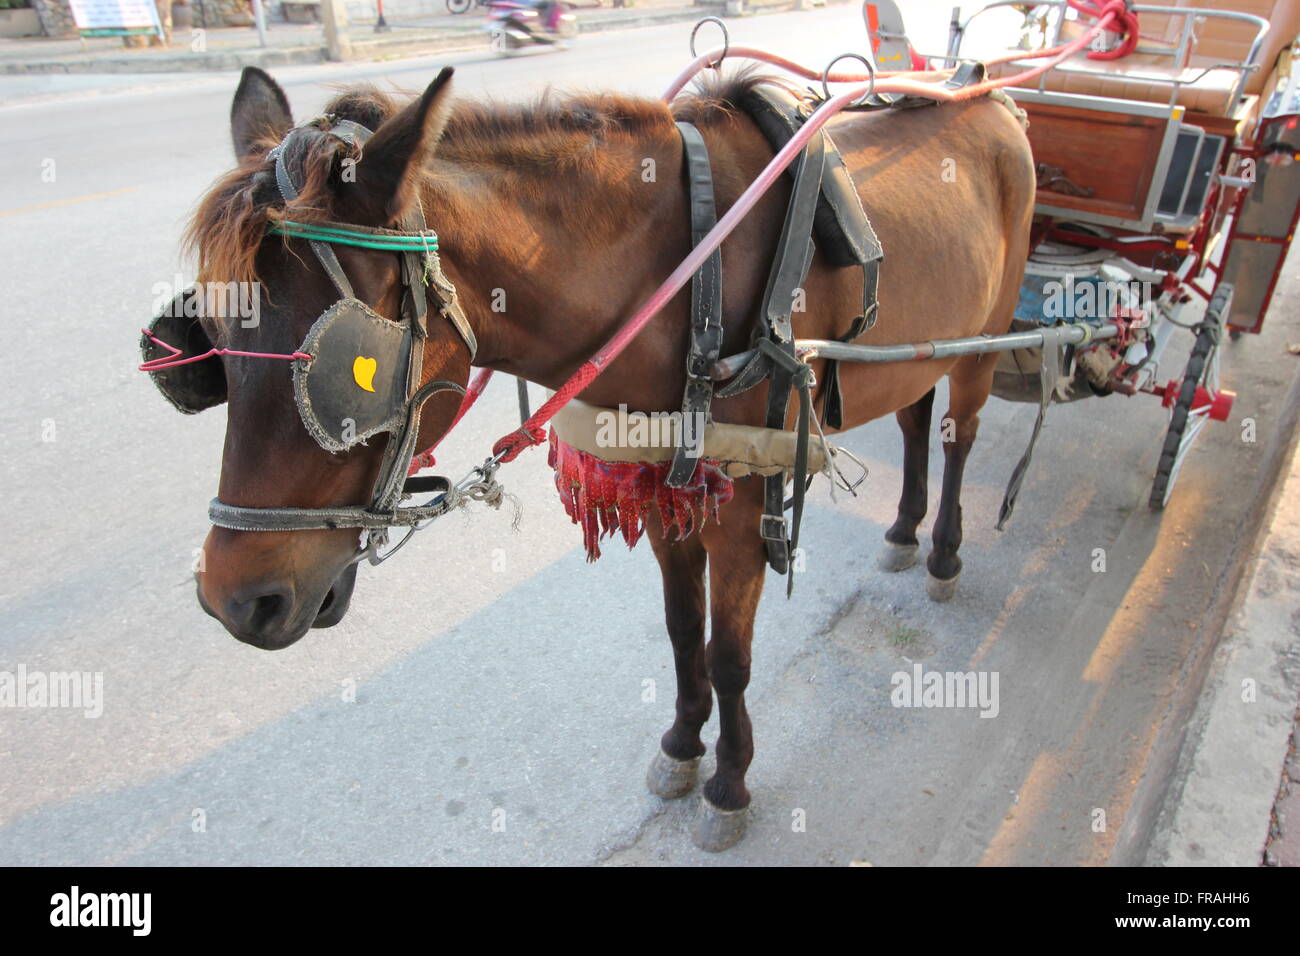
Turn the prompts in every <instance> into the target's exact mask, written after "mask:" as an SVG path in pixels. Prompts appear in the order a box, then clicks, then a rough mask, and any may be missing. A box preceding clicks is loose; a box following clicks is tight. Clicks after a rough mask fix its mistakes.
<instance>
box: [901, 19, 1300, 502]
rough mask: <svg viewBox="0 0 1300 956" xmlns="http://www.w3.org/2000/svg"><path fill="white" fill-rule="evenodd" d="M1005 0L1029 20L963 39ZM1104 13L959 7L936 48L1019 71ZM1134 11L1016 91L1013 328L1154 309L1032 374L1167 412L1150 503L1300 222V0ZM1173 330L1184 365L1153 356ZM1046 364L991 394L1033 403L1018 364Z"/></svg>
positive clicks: (1217, 402)
mask: <svg viewBox="0 0 1300 956" xmlns="http://www.w3.org/2000/svg"><path fill="white" fill-rule="evenodd" d="M1008 8H1014V9H1015V10H1016V11H1017V12H1019V13H1021V14H1023V16H1024V22H1023V26H1022V28H1021V31H1020V36H1019V37H1018V38H1016V37H1014V36H1011V37H1007V40H1008V41H1009V42H1007V43H1005V44H1004V45H1003V48H1001V49H994V48H990V47H987V46H985V47H981V48H979V49H977V50H972V49H970V48H969V44H967V43H966V42H964V41H965V40H966V39H967V37H968V35H969V34H970V33H971V32H972V31H973V29H974V28H975V26H976V24H978V22H979V21H980V20H982V19H983V18H984V17H986V16H987V15H989V14H991V13H994V12H995V11H1003V12H1005V11H1007V9H1008ZM1098 12H1099V11H1098V10H1097V8H1096V7H1095V6H1094V5H1093V4H1088V3H1080V2H1077V0H1058V2H1051V3H1038V4H1023V3H1022V4H1016V3H1008V2H998V3H993V4H990V5H988V6H985V7H983V8H982V9H980V10H978V11H976V12H975V13H974V14H972V15H971V16H969V17H967V18H963V17H962V16H961V12H960V10H955V11H954V13H953V18H952V23H951V27H950V41H949V46H948V50H947V51H946V54H945V56H944V57H942V58H939V59H943V60H944V62H955V61H959V60H960V58H962V57H964V56H971V55H974V56H976V57H978V58H979V59H981V60H983V61H985V62H987V63H988V64H989V75H990V76H992V77H995V78H1004V77H1011V76H1014V75H1015V74H1017V73H1022V72H1023V71H1025V70H1027V69H1029V68H1030V67H1032V66H1033V64H1034V63H1035V60H1034V59H1027V58H1026V57H1025V54H1033V53H1036V52H1038V51H1040V50H1041V49H1042V48H1048V47H1058V46H1059V45H1060V44H1061V43H1062V42H1063V41H1067V40H1069V39H1070V38H1072V37H1077V36H1078V35H1079V34H1080V33H1081V32H1082V29H1083V26H1084V25H1085V24H1086V23H1087V22H1089V20H1088V15H1089V14H1093V15H1095V14H1097V13H1098ZM1124 16H1125V17H1127V18H1129V19H1128V21H1127V24H1126V25H1124V26H1123V28H1122V30H1117V31H1114V32H1111V31H1107V32H1105V33H1103V34H1101V36H1100V37H1099V40H1098V41H1097V42H1094V43H1093V44H1090V45H1089V47H1088V48H1087V49H1086V51H1081V52H1079V53H1075V54H1073V55H1071V56H1070V57H1068V58H1066V59H1065V60H1064V61H1062V62H1059V63H1057V64H1056V65H1055V66H1054V67H1053V68H1052V69H1050V70H1048V71H1046V72H1042V73H1039V74H1038V75H1037V76H1034V77H1032V78H1028V79H1026V80H1024V81H1022V82H1017V83H1015V84H1014V85H1013V86H1011V87H1009V88H1008V93H1009V94H1010V95H1011V96H1012V97H1013V98H1014V99H1015V101H1016V103H1017V104H1018V105H1019V106H1020V107H1021V108H1022V109H1024V110H1025V112H1026V114H1027V116H1028V121H1029V127H1028V131H1027V132H1028V136H1029V141H1030V144H1031V146H1032V148H1033V153H1034V160H1035V163H1036V170H1037V174H1038V197H1037V206H1036V213H1037V216H1036V219H1035V231H1034V239H1033V249H1032V251H1031V253H1030V256H1029V261H1028V264H1027V267H1026V277H1025V283H1024V286H1023V288H1022V295H1021V300H1020V304H1019V308H1018V309H1017V313H1016V321H1015V323H1014V326H1015V327H1016V328H1031V327H1037V326H1039V325H1040V324H1043V323H1047V324H1056V323H1058V322H1077V321H1081V320H1082V321H1092V322H1095V321H1096V320H1097V319H1098V318H1107V317H1111V318H1114V317H1119V316H1122V315H1124V314H1125V311H1124V310H1128V309H1136V310H1138V311H1139V312H1140V313H1141V314H1142V321H1141V323H1139V324H1138V325H1137V326H1133V325H1130V328H1131V329H1132V333H1131V334H1122V335H1119V336H1116V337H1115V338H1114V339H1111V340H1108V341H1105V342H1101V343H1094V344H1089V345H1083V346H1076V347H1075V348H1074V349H1072V350H1068V351H1066V352H1063V353H1062V354H1061V355H1060V357H1059V358H1060V364H1059V366H1053V363H1051V362H1048V363H1047V365H1048V366H1053V367H1051V369H1050V371H1049V375H1048V380H1046V381H1043V380H1041V377H1040V376H1036V375H1035V376H1031V377H1033V378H1038V379H1039V381H1040V384H1041V385H1043V386H1044V387H1043V388H1042V389H1041V390H1040V394H1042V395H1044V396H1045V395H1046V392H1047V391H1048V390H1050V388H1051V387H1054V388H1055V398H1056V399H1057V400H1069V399H1073V398H1079V397H1085V396H1090V395H1095V394H1108V393H1121V394H1124V395H1148V396H1152V397H1155V398H1158V399H1159V400H1160V401H1161V403H1162V404H1163V405H1164V406H1165V407H1167V408H1168V409H1169V410H1170V419H1169V428H1168V432H1167V434H1166V436H1165V438H1164V442H1163V444H1162V446H1161V448H1160V454H1159V458H1158V461H1157V463H1156V470H1155V479H1154V482H1153V484H1152V488H1151V494H1150V506H1151V507H1152V508H1157V509H1158V508H1162V507H1163V506H1164V505H1165V503H1166V501H1167V500H1168V498H1169V494H1170V491H1171V490H1172V487H1173V484H1174V481H1175V479H1176V478H1177V476H1178V471H1179V469H1180V467H1181V466H1182V463H1183V461H1184V459H1185V458H1186V455H1187V453H1188V450H1189V449H1190V447H1191V445H1192V443H1193V442H1194V441H1195V439H1196V437H1197V435H1198V433H1199V432H1200V430H1201V428H1202V427H1203V426H1204V425H1205V423H1206V422H1207V421H1209V420H1217V421H1223V420H1225V419H1226V418H1227V416H1228V415H1229V413H1230V410H1231V408H1232V399H1233V393H1232V392H1230V391H1228V390H1226V389H1224V388H1222V387H1221V383H1220V364H1219V352H1220V348H1221V342H1222V339H1223V333H1224V331H1225V330H1226V331H1227V333H1228V335H1229V336H1230V337H1232V338H1236V337H1238V336H1240V335H1241V334H1243V333H1258V332H1259V331H1260V328H1261V327H1262V325H1263V323H1264V318H1265V315H1266V313H1267V311H1268V307H1269V304H1270V302H1271V301H1272V297H1273V293H1274V290H1275V289H1276V287H1277V281H1278V277H1279V275H1280V274H1281V271H1282V267H1283V263H1284V262H1285V261H1286V256H1287V251H1288V249H1289V248H1290V245H1291V241H1292V239H1293V238H1294V235H1295V228H1296V222H1297V217H1298V216H1300V166H1297V165H1296V162H1295V161H1296V159H1298V158H1300V131H1297V129H1296V125H1297V118H1298V116H1300V68H1298V67H1300V49H1298V48H1297V46H1296V44H1295V42H1294V41H1295V39H1296V35H1297V33H1298V32H1300V4H1297V3H1294V2H1291V0H1235V2H1229V0H1224V2H1209V0H1177V2H1175V3H1172V4H1165V5H1144V4H1137V5H1128V6H1126V7H1125V8H1124ZM898 39H899V38H897V37H894V36H890V37H885V38H880V37H877V42H891V41H892V42H895V43H896V42H898ZM1017 51H1019V54H1020V55H1017ZM1107 290H1110V291H1111V292H1113V293H1116V294H1111V295H1107V294H1105V293H1106V291H1107ZM1094 294H1095V295H1094ZM1078 305H1083V306H1084V307H1083V308H1076V306H1078ZM1202 306H1203V307H1204V308H1203V309H1202V308H1201V307H1202ZM1104 311H1109V313H1110V315H1109V316H1107V315H1105V314H1103V312H1104ZM1179 329H1184V330H1187V331H1188V332H1190V333H1191V334H1193V335H1194V336H1195V341H1194V343H1193V346H1192V349H1191V356H1190V358H1189V360H1188V362H1187V365H1186V367H1185V369H1183V370H1182V373H1181V375H1177V374H1171V370H1164V369H1162V368H1161V358H1162V357H1163V356H1164V354H1165V352H1166V348H1167V345H1168V343H1169V342H1170V340H1171V339H1172V338H1173V337H1174V336H1175V335H1176V334H1177V332H1178V330H1179ZM1043 362H1044V360H1043V358H1042V356H1041V355H1025V354H1023V353H1018V352H1012V353H1007V354H1006V356H1005V357H1004V359H1003V361H1002V363H1001V367H1000V370H999V374H998V378H997V380H996V381H995V386H994V394H996V395H999V396H1000V397H1003V398H1007V399H1011V400H1018V399H1020V400H1023V399H1025V398H1031V399H1032V397H1033V394H1032V393H1033V391H1034V389H1033V387H1032V386H1031V387H1030V388H1029V389H1028V390H1027V391H1026V389H1025V388H1024V385H1025V384H1026V376H1025V375H1024V374H1023V373H1024V372H1025V371H1026V370H1030V371H1036V370H1037V369H1039V368H1043V367H1044V364H1043Z"/></svg>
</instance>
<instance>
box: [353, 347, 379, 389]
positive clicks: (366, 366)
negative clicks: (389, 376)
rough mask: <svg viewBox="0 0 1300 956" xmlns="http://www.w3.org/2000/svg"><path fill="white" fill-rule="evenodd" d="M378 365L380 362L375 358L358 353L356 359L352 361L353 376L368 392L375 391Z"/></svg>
mask: <svg viewBox="0 0 1300 956" xmlns="http://www.w3.org/2000/svg"><path fill="white" fill-rule="evenodd" d="M378 367H379V363H378V362H377V361H375V360H374V359H372V358H366V357H365V356H363V355H358V356H357V358H356V361H355V362H353V363H352V377H353V378H354V379H355V380H356V383H357V384H358V385H360V386H361V387H362V388H364V389H365V390H366V391H367V392H373V391H374V390H375V370H376V369H377V368H378Z"/></svg>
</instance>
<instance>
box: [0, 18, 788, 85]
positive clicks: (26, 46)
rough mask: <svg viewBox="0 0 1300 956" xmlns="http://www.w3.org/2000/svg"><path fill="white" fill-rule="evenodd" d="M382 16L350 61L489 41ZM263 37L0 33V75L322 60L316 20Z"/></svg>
mask: <svg viewBox="0 0 1300 956" xmlns="http://www.w3.org/2000/svg"><path fill="white" fill-rule="evenodd" d="M604 2H605V3H606V4H609V3H610V2H611V0H604ZM588 4H590V5H588ZM794 5H795V0H749V2H747V3H746V12H747V13H763V12H772V11H777V10H788V9H791V8H792V7H793V6H794ZM575 9H576V12H577V14H578V25H579V30H580V31H581V32H583V33H592V32H598V31H603V30H617V29H629V28H634V27H640V26H651V25H655V24H659V23H674V22H680V21H690V20H698V19H700V18H702V17H706V16H717V15H721V13H722V11H723V0H716V2H713V0H700V2H691V0H636V5H635V6H633V7H630V8H617V9H616V8H612V7H610V6H596V5H595V0H587V3H577V4H575ZM385 19H386V21H387V22H388V24H389V25H390V29H389V30H388V31H386V32H383V33H377V32H375V21H374V19H373V17H371V18H370V19H365V18H356V19H352V20H351V22H350V23H349V25H348V28H347V29H348V35H349V37H350V39H351V43H352V51H353V52H352V57H351V59H353V60H378V59H389V58H393V57H400V56H418V55H420V54H426V53H433V52H439V51H444V50H473V49H485V48H486V47H487V46H488V36H487V32H486V31H485V30H484V29H483V26H484V23H485V18H484V16H483V11H482V10H471V11H470V12H469V13H466V14H463V15H460V16H455V15H452V14H450V13H445V12H444V13H432V14H425V15H418V16H411V17H400V18H399V17H394V16H392V15H388V16H386V17H385ZM266 39H267V45H266V46H265V47H261V46H259V45H258V38H257V31H256V30H255V29H254V28H252V27H220V28H211V29H207V30H194V31H191V30H189V29H185V30H178V31H176V33H175V35H174V36H173V38H172V45H171V46H170V47H166V48H163V47H146V48H141V49H134V48H126V47H124V46H123V45H122V41H121V39H120V38H118V37H93V38H89V39H87V40H85V42H84V46H83V42H82V41H81V40H79V39H77V38H76V37H73V38H58V39H51V38H49V37H20V38H19V37H15V38H9V37H5V38H0V74H23V73H179V72H188V71H214V70H238V69H242V68H243V67H245V66H261V67H276V66H285V65H288V64H302V63H322V62H324V61H325V60H326V55H325V47H324V42H325V41H324V30H323V27H322V26H321V25H320V24H319V23H286V22H283V21H275V22H270V23H268V24H267V30H266Z"/></svg>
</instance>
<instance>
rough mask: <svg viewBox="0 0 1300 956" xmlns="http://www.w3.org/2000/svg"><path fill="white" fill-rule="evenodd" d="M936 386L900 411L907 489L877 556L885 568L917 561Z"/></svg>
mask: <svg viewBox="0 0 1300 956" xmlns="http://www.w3.org/2000/svg"><path fill="white" fill-rule="evenodd" d="M933 408H934V389H933V388H932V389H930V390H929V391H928V392H926V393H925V394H924V395H923V396H921V398H919V399H917V400H916V401H915V402H913V403H912V404H911V405H908V406H907V407H906V408H901V409H899V411H898V414H897V418H898V427H899V429H901V430H902V432H903V492H902V494H901V495H900V496H899V498H898V518H897V520H895V521H894V524H893V526H892V527H890V529H889V530H888V531H886V532H885V548H884V550H883V551H881V553H880V557H879V558H878V559H877V562H876V564H877V566H878V567H879V568H880V570H882V571H890V572H893V571H906V570H907V569H908V568H910V567H911V566H912V565H914V564H916V555H917V552H918V551H920V542H919V541H917V539H916V529H917V528H918V527H920V525H921V522H922V521H923V520H924V519H925V511H926V508H927V507H928V505H929V502H928V500H927V499H928V497H929V478H930V418H931V416H932V414H933Z"/></svg>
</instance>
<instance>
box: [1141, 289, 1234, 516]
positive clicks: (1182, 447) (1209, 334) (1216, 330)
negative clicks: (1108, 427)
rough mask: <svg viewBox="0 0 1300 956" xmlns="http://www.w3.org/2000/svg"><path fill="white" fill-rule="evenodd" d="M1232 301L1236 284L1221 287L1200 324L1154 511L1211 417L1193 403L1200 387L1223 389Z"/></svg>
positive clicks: (1155, 488)
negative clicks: (1222, 351)
mask: <svg viewBox="0 0 1300 956" xmlns="http://www.w3.org/2000/svg"><path fill="white" fill-rule="evenodd" d="M1231 301H1232V287H1231V286H1226V285H1225V286H1220V287H1219V290H1218V291H1217V292H1216V293H1215V295H1214V298H1213V299H1212V300H1210V305H1209V307H1208V308H1207V309H1206V310H1205V318H1204V319H1203V320H1202V321H1201V323H1200V325H1199V326H1197V333H1196V344H1195V345H1193V346H1192V354H1191V356H1190V357H1189V358H1188V359H1187V369H1186V370H1185V371H1184V372H1183V382H1182V385H1181V386H1180V387H1179V389H1178V398H1177V399H1176V400H1175V402H1174V405H1173V409H1172V413H1171V415H1170V417H1169V431H1168V432H1167V433H1166V434H1165V444H1164V447H1163V448H1162V449H1161V451H1160V463H1159V464H1158V465H1157V466H1156V478H1155V481H1154V482H1153V483H1152V485H1151V499H1150V501H1149V502H1148V503H1149V504H1150V506H1151V508H1152V510H1154V511H1160V510H1161V509H1163V508H1164V506H1165V505H1166V504H1167V503H1168V502H1169V494H1170V492H1172V491H1173V488H1174V482H1175V481H1177V480H1178V472H1179V470H1180V469H1181V468H1182V467H1183V461H1184V460H1185V459H1186V458H1187V453H1188V452H1189V451H1191V448H1192V443H1193V442H1195V441H1196V437H1197V436H1198V435H1199V434H1200V433H1201V429H1202V428H1204V427H1205V423H1206V422H1207V421H1209V420H1210V406H1209V405H1205V406H1202V407H1200V408H1193V407H1192V405H1193V403H1194V401H1195V399H1196V389H1197V387H1198V386H1202V385H1203V386H1205V389H1206V391H1208V392H1210V393H1212V394H1214V393H1217V392H1218V391H1219V341H1220V339H1221V338H1222V336H1223V315H1224V313H1226V312H1227V311H1228V304H1229V303H1230V302H1231Z"/></svg>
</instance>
